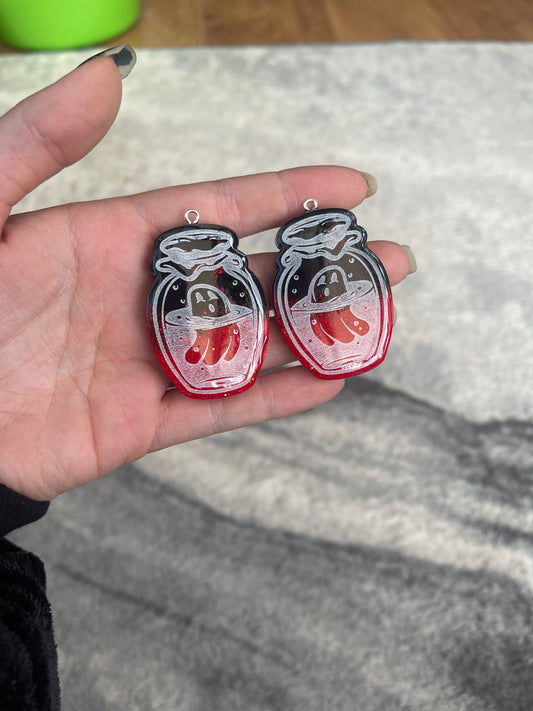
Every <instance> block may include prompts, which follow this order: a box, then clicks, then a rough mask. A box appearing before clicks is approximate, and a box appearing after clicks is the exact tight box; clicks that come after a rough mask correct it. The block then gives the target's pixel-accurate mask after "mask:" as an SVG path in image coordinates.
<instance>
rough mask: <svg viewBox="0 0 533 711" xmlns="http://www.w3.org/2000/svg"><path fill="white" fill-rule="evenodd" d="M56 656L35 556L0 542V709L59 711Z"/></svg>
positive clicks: (40, 570) (40, 569)
mask: <svg viewBox="0 0 533 711" xmlns="http://www.w3.org/2000/svg"><path fill="white" fill-rule="evenodd" d="M59 707H60V693H59V678H58V671H57V651H56V646H55V642H54V635H53V629H52V613H51V610H50V604H49V602H48V599H47V597H46V577H45V572H44V566H43V564H42V562H41V561H40V560H39V558H37V556H35V555H33V554H32V553H28V552H26V551H24V550H22V549H21V548H18V547H17V546H15V545H13V544H12V543H10V542H9V541H7V540H6V539H3V540H0V708H1V709H2V711H59Z"/></svg>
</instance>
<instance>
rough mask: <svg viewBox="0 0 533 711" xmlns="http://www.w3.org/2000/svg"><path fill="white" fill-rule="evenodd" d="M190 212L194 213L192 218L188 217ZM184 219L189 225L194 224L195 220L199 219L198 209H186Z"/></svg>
mask: <svg viewBox="0 0 533 711" xmlns="http://www.w3.org/2000/svg"><path fill="white" fill-rule="evenodd" d="M191 214H192V215H194V217H193V218H192V220H191V218H190V217H189V215H191ZM185 219H186V220H187V222H188V224H189V225H195V224H196V223H197V222H199V221H200V213H199V212H198V210H187V212H186V213H185Z"/></svg>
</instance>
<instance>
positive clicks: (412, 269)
mask: <svg viewBox="0 0 533 711" xmlns="http://www.w3.org/2000/svg"><path fill="white" fill-rule="evenodd" d="M402 249H403V251H404V252H405V253H406V254H407V259H408V260H409V271H408V272H407V273H408V274H414V273H415V272H416V270H417V266H416V259H415V255H414V254H413V250H412V249H411V247H409V245H408V244H402Z"/></svg>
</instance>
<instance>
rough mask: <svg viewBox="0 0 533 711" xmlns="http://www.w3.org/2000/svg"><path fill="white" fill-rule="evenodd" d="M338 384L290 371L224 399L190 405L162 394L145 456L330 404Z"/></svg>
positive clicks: (301, 371) (174, 393)
mask: <svg viewBox="0 0 533 711" xmlns="http://www.w3.org/2000/svg"><path fill="white" fill-rule="evenodd" d="M343 385H344V381H343V380H320V379H319V378H316V377H315V376H314V375H312V374H311V373H310V372H309V371H308V370H306V369H305V368H304V367H302V366H295V367H291V368H285V369H283V370H278V371H275V372H273V373H267V374H265V375H261V376H260V377H259V378H258V379H257V381H256V383H255V385H254V386H253V387H252V388H250V389H249V390H246V391H245V392H243V393H240V394H239V395H235V396H233V397H229V398H227V399H216V400H193V399H191V398H187V397H185V396H184V395H182V394H181V393H180V392H178V391H177V390H170V391H167V393H166V394H165V395H164V397H163V399H162V401H161V416H160V420H159V425H158V428H157V430H156V434H155V437H154V440H153V442H152V446H151V447H150V451H152V452H154V451H156V450H159V449H163V448H165V447H169V446H171V445H173V444H179V443H181V442H187V441H190V440H193V439H199V438H200V437H206V436H208V435H211V434H216V433H219V432H227V431H229V430H235V429H237V428H239V427H243V426H245V425H253V424H258V423H260V422H266V421H268V420H275V419H279V418H280V417H286V416H288V415H293V414H296V413H298V412H303V411H304V410H309V409H311V408H313V407H316V406H317V405H321V404H322V403H324V402H327V401H328V400H331V399H332V398H333V397H335V395H337V394H338V393H339V392H340V391H341V390H342V387H343Z"/></svg>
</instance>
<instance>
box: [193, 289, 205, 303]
mask: <svg viewBox="0 0 533 711" xmlns="http://www.w3.org/2000/svg"><path fill="white" fill-rule="evenodd" d="M195 297H196V303H197V304H199V303H200V302H201V301H205V299H204V297H203V296H202V294H200V293H199V292H196V294H195Z"/></svg>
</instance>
